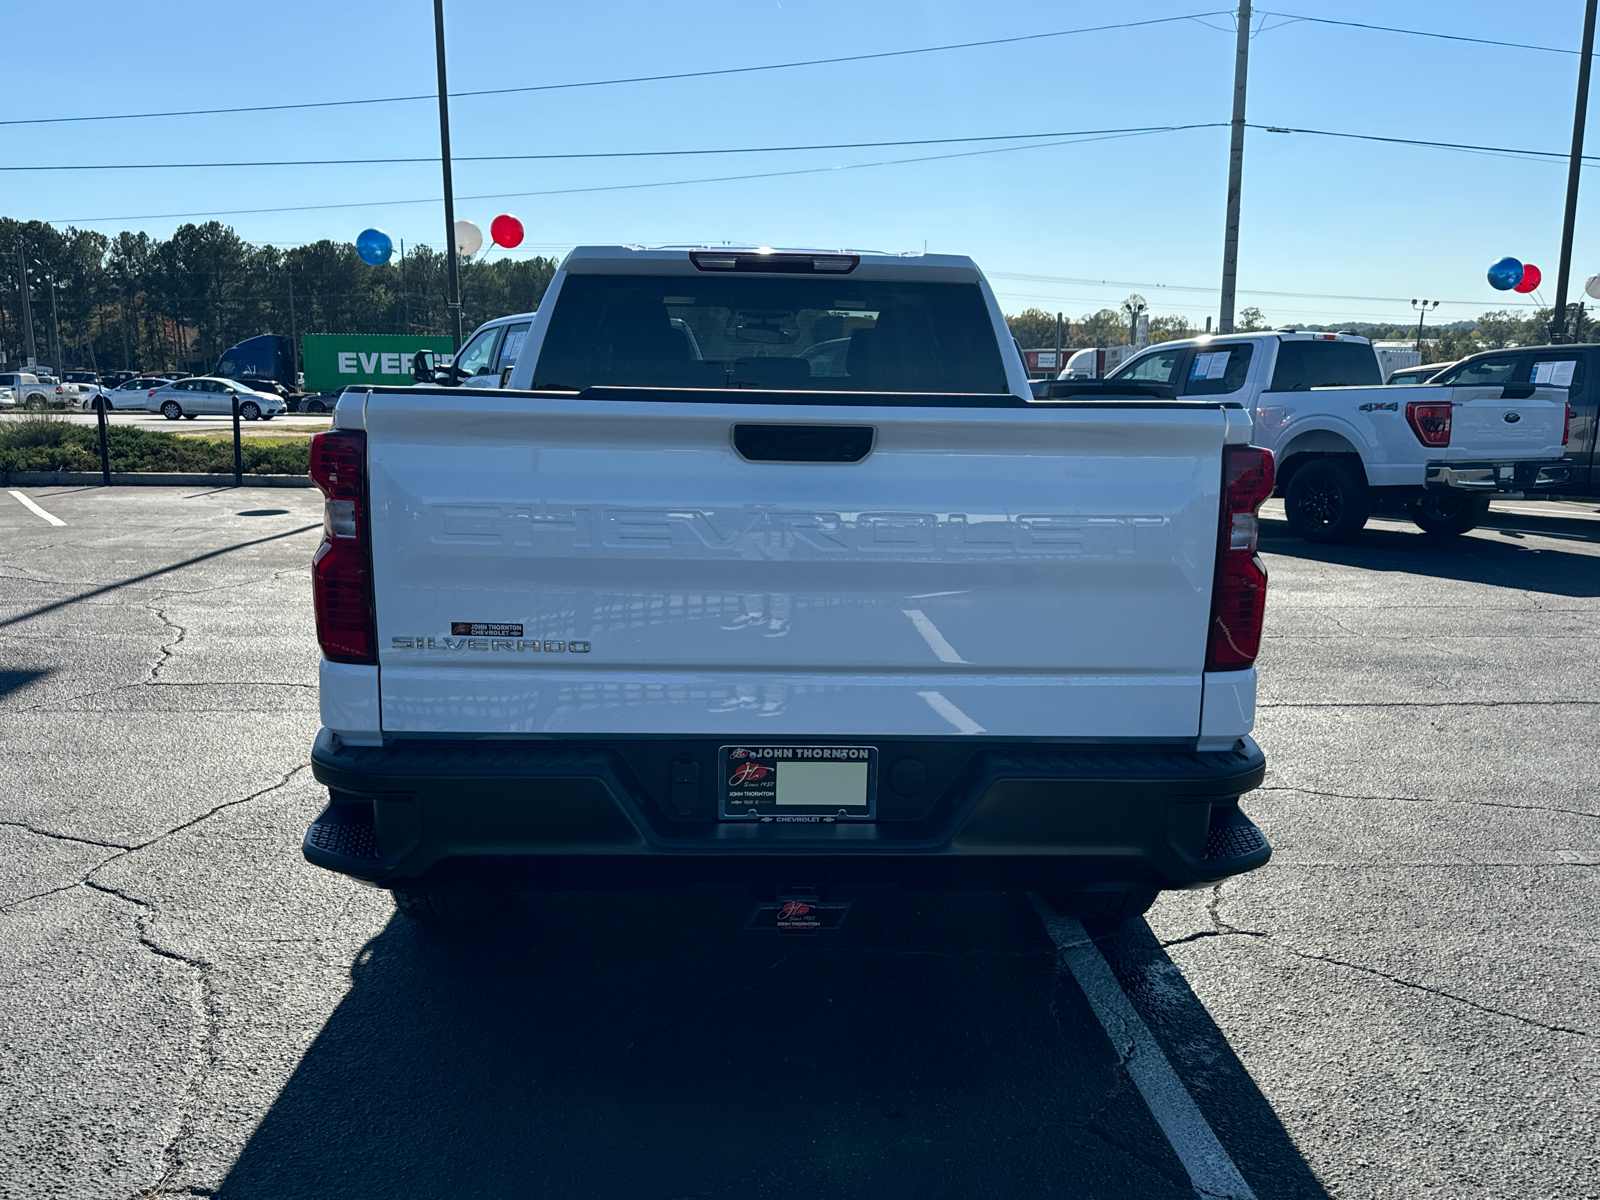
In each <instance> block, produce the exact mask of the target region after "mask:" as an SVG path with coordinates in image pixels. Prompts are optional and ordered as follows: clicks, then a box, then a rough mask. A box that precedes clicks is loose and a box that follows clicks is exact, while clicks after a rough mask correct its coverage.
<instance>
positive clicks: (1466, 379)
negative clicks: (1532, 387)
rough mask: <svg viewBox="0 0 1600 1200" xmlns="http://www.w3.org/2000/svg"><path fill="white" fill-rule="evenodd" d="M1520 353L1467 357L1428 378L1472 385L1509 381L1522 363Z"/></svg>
mask: <svg viewBox="0 0 1600 1200" xmlns="http://www.w3.org/2000/svg"><path fill="white" fill-rule="evenodd" d="M1524 357H1525V356H1524V355H1521V354H1494V355H1490V356H1489V357H1488V358H1473V359H1468V360H1467V361H1466V362H1464V363H1459V364H1457V365H1456V366H1454V367H1451V368H1450V369H1449V370H1448V371H1446V372H1444V374H1442V375H1439V376H1436V377H1435V378H1433V379H1430V380H1429V381H1428V382H1429V383H1438V384H1447V385H1455V386H1458V387H1472V386H1473V385H1475V384H1492V383H1509V382H1511V380H1512V378H1513V377H1514V376H1515V375H1516V373H1517V368H1518V367H1519V366H1521V365H1522V360H1523V358H1524Z"/></svg>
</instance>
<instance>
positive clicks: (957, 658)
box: [900, 608, 967, 665]
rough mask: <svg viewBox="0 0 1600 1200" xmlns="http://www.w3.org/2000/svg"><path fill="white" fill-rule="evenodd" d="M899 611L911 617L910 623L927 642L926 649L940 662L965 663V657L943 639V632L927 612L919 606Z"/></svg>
mask: <svg viewBox="0 0 1600 1200" xmlns="http://www.w3.org/2000/svg"><path fill="white" fill-rule="evenodd" d="M900 611H901V612H903V613H905V615H906V616H908V617H910V618H911V623H912V624H913V625H915V626H916V627H917V632H918V633H920V634H921V635H922V640H923V641H925V642H927V643H928V649H930V650H932V651H933V653H934V654H935V655H936V656H937V657H938V659H939V661H940V662H947V663H962V664H963V665H965V664H966V661H967V660H966V659H964V658H962V657H961V655H959V654H957V653H956V648H955V647H954V646H952V645H951V644H950V643H949V642H947V641H945V637H944V634H942V633H940V632H939V627H938V626H937V625H935V624H934V623H933V622H932V621H930V620H928V614H927V613H925V612H923V611H922V610H921V609H920V608H902V609H901V610H900Z"/></svg>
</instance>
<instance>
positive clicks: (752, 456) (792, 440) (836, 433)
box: [733, 425, 877, 463]
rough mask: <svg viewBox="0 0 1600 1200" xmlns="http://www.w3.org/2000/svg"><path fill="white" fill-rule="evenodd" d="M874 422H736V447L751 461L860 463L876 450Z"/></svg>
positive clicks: (734, 434)
mask: <svg viewBox="0 0 1600 1200" xmlns="http://www.w3.org/2000/svg"><path fill="white" fill-rule="evenodd" d="M876 432H877V431H876V430H875V429H873V427H872V426H871V425H735V426H734V427H733V448H734V449H735V450H737V451H738V452H739V454H740V455H741V456H742V457H744V458H746V459H749V460H750V461H751V462H814V463H853V462H860V461H861V460H862V459H863V458H865V457H866V456H867V455H868V453H870V452H871V450H872V439H873V435H874V434H875V433H876Z"/></svg>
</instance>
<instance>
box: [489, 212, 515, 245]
mask: <svg viewBox="0 0 1600 1200" xmlns="http://www.w3.org/2000/svg"><path fill="white" fill-rule="evenodd" d="M489 236H490V237H492V238H493V239H494V243H495V245H497V246H504V247H505V248H506V249H507V250H510V249H513V248H514V247H517V246H520V245H522V222H521V221H519V220H517V219H516V218H515V217H513V216H512V215H511V214H510V213H501V214H500V215H499V216H498V217H496V218H495V219H494V220H492V221H490V222H489Z"/></svg>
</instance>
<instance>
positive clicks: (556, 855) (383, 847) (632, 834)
mask: <svg viewBox="0 0 1600 1200" xmlns="http://www.w3.org/2000/svg"><path fill="white" fill-rule="evenodd" d="M858 740H867V741H872V742H874V744H876V745H878V746H879V747H880V750H881V758H882V761H883V762H884V763H885V764H888V763H891V762H894V761H896V760H897V759H899V758H901V757H916V758H917V759H918V760H919V761H920V762H923V763H925V764H926V777H927V780H928V783H927V785H926V787H925V788H924V791H923V794H921V795H919V796H914V797H909V798H907V797H901V798H900V799H898V800H896V801H894V802H893V803H891V804H885V803H884V802H883V801H882V800H880V806H879V820H878V821H876V822H875V823H872V824H864V823H863V824H847V823H838V824H832V825H825V826H817V825H785V824H749V823H742V822H727V821H723V822H719V821H717V820H715V819H713V817H714V813H715V805H716V798H715V795H714V794H713V789H712V788H711V787H710V786H709V780H710V772H709V771H704V772H702V778H705V779H707V780H708V784H707V785H706V786H704V787H703V789H701V791H700V792H695V791H693V790H691V791H690V792H689V793H688V794H685V792H684V790H683V788H682V787H681V786H680V787H678V788H674V787H673V785H672V784H671V782H670V780H671V778H672V776H671V772H670V771H669V770H668V766H669V764H671V763H673V762H679V763H681V762H683V761H684V760H685V758H692V759H697V760H699V759H704V760H705V761H707V763H708V764H714V762H715V758H714V756H715V748H716V744H717V743H716V742H714V741H695V742H688V741H682V740H671V739H644V738H640V739H631V740H630V739H617V738H603V739H597V740H595V741H589V742H580V741H560V742H550V741H541V742H533V741H524V742H516V741H434V740H428V741H404V742H397V743H393V744H390V745H387V746H372V747H365V746H345V745H342V744H341V743H339V741H338V739H337V738H335V737H334V736H333V735H332V734H331V733H329V732H328V731H327V730H324V731H323V732H322V733H321V734H320V735H319V737H318V739H317V742H316V746H315V747H314V749H313V751H312V770H313V772H314V774H315V775H316V777H317V779H318V780H319V781H321V782H322V783H324V784H325V785H327V786H328V788H329V789H330V793H331V800H332V803H330V804H329V806H328V808H327V810H326V811H325V812H323V813H322V815H321V816H319V817H318V818H317V820H316V821H315V822H314V823H313V824H312V825H311V827H310V828H309V829H308V830H307V831H306V836H305V841H304V847H303V849H304V853H305V857H306V859H307V860H308V861H310V862H311V863H313V864H315V865H317V866H320V867H324V868H326V869H328V870H331V871H337V872H339V873H341V874H345V875H349V876H352V877H354V878H357V879H361V880H364V881H366V882H369V883H374V884H378V885H380V886H386V887H422V886H448V885H451V884H455V885H458V886H459V885H463V884H472V885H477V886H484V885H490V884H493V885H496V886H504V887H512V888H524V889H530V890H540V889H549V890H575V891H591V890H597V889H602V888H609V887H655V886H672V885H677V884H689V883H700V882H716V881H748V882H757V883H770V882H785V881H802V880H803V881H806V882H823V881H827V880H855V881H872V882H901V883H909V884H919V885H926V886H971V887H997V888H1014V887H1023V888H1039V887H1082V888H1091V889H1109V888H1122V887H1162V888H1183V887H1195V886H1199V885H1202V884H1206V883H1211V882H1215V881H1216V880H1219V879H1224V878H1227V877H1229V876H1231V875H1237V874H1239V873H1241V872H1243V871H1248V870H1252V869H1254V868H1255V867H1258V866H1261V865H1262V864H1263V863H1265V862H1266V861H1267V859H1268V858H1269V857H1270V856H1271V848H1270V846H1269V845H1268V844H1267V841H1266V838H1265V837H1264V836H1262V834H1261V832H1260V831H1259V830H1258V829H1257V828H1256V827H1255V825H1253V824H1252V823H1251V822H1250V820H1249V819H1248V818H1247V817H1245V816H1244V814H1243V813H1242V812H1240V810H1239V807H1238V799H1239V796H1240V795H1241V794H1242V793H1244V792H1247V791H1249V790H1250V789H1252V788H1254V787H1256V786H1257V785H1258V784H1259V783H1260V782H1261V778H1262V775H1263V774H1264V772H1265V769H1266V760H1265V757H1264V756H1263V754H1262V752H1261V750H1260V748H1259V747H1258V746H1256V745H1255V743H1254V742H1252V741H1251V740H1250V739H1248V738H1244V739H1241V740H1240V742H1239V743H1238V744H1237V746H1236V747H1235V748H1234V749H1232V750H1227V751H1207V752H1199V751H1195V750H1192V749H1186V748H1183V747H1175V746H1144V747H1129V746H1113V747H1084V746H1077V745H1063V744H1044V743H1022V744H1018V743H1010V744H1008V743H1004V742H999V741H995V740H987V741H984V740H978V739H961V740H959V741H955V740H952V741H946V742H938V741H933V740H928V739H890V738H879V739H858ZM880 794H881V795H886V794H887V793H880Z"/></svg>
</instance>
